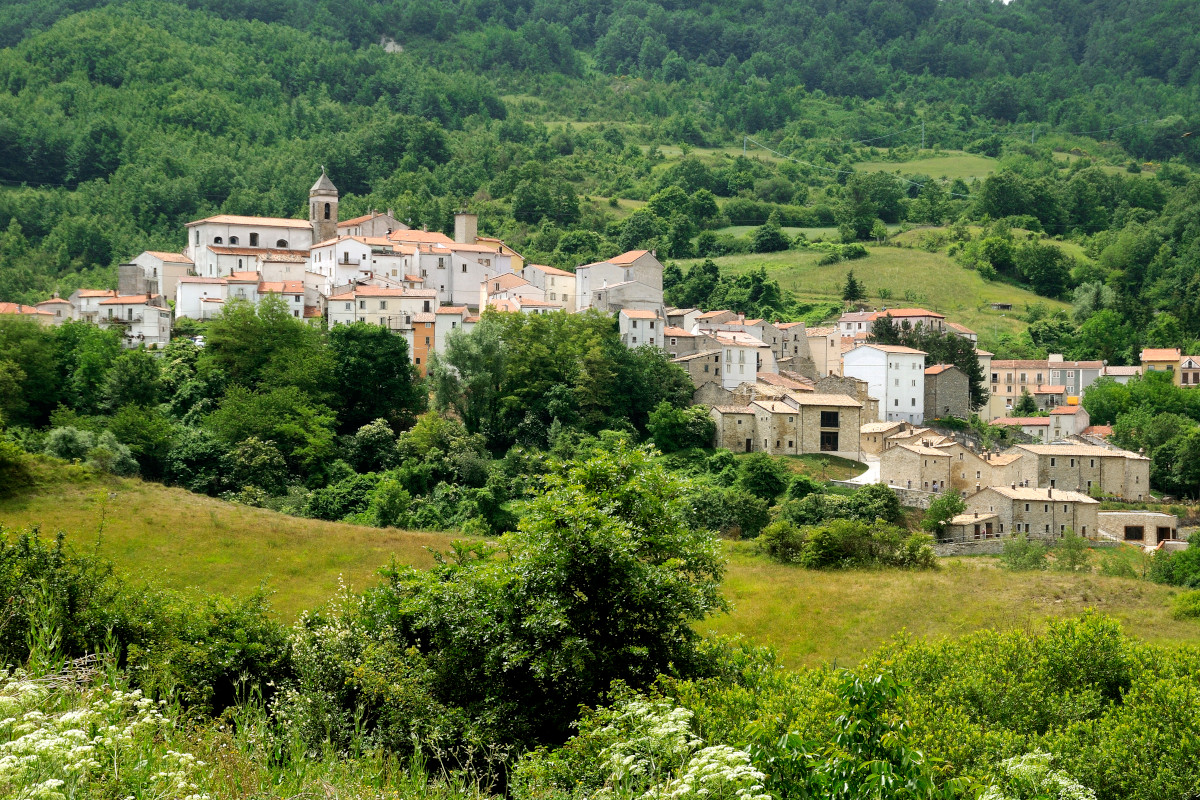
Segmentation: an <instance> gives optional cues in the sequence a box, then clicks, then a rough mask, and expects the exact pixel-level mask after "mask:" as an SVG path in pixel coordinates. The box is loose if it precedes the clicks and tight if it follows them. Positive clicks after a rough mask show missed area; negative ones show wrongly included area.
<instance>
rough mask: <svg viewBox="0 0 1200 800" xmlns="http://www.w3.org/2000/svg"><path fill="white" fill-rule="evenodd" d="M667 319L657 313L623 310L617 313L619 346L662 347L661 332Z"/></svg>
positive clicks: (663, 342)
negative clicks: (646, 345) (645, 345)
mask: <svg viewBox="0 0 1200 800" xmlns="http://www.w3.org/2000/svg"><path fill="white" fill-rule="evenodd" d="M666 327H667V319H666V317H664V316H663V315H662V314H660V313H658V312H657V311H645V310H642V309H637V308H623V309H621V310H620V311H618V312H617V332H618V333H619V334H620V336H621V344H623V345H625V346H626V347H641V346H642V345H644V344H648V345H653V346H654V347H663V346H664V344H665V341H664V339H663V332H664V331H665V329H666Z"/></svg>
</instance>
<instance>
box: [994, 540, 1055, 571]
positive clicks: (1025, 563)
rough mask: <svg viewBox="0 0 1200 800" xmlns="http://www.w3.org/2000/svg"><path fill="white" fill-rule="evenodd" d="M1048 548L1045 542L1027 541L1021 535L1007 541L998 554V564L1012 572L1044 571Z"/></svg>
mask: <svg viewBox="0 0 1200 800" xmlns="http://www.w3.org/2000/svg"><path fill="white" fill-rule="evenodd" d="M1049 552H1050V548H1049V547H1047V546H1046V543H1045V542H1042V541H1034V540H1031V539H1029V538H1028V537H1026V536H1025V534H1023V533H1018V534H1017V535H1015V536H1013V537H1011V538H1009V539H1007V540H1006V541H1005V542H1004V549H1003V551H1001V553H1000V563H1001V565H1003V566H1004V568H1005V569H1010V570H1012V571H1014V572H1028V571H1030V570H1040V569H1045V568H1046V566H1047V564H1046V555H1047V554H1048V553H1049Z"/></svg>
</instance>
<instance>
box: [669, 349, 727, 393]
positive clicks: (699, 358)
mask: <svg viewBox="0 0 1200 800" xmlns="http://www.w3.org/2000/svg"><path fill="white" fill-rule="evenodd" d="M671 363H672V364H678V365H679V366H680V367H682V368H683V370H684V371H685V372H687V374H688V377H689V378H691V379H692V386H695V387H696V388H697V389H699V388H700V387H701V386H704V385H705V384H707V383H716V384H717V385H718V386H720V387H721V388H725V387H724V381H723V379H722V377H721V350H719V349H711V350H697V351H696V352H694V353H689V354H688V355H686V356H679V357H678V358H673V359H671ZM735 386H736V384H735Z"/></svg>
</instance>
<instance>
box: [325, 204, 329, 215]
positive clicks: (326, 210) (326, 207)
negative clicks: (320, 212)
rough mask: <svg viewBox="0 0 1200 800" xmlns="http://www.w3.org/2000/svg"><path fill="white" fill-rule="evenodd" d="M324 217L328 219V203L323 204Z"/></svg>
mask: <svg viewBox="0 0 1200 800" xmlns="http://www.w3.org/2000/svg"><path fill="white" fill-rule="evenodd" d="M325 219H329V203H326V204H325Z"/></svg>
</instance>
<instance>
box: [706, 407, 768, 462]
mask: <svg viewBox="0 0 1200 800" xmlns="http://www.w3.org/2000/svg"><path fill="white" fill-rule="evenodd" d="M709 414H710V415H711V416H712V418H713V421H714V422H716V424H717V433H716V441H715V444H716V446H717V447H723V448H725V449H726V450H730V451H732V452H734V453H752V452H754V440H755V439H756V438H757V430H756V428H755V419H754V409H753V408H751V407H750V406H732V405H731V406H720V405H714V406H712V407H711V408H710V409H709Z"/></svg>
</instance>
